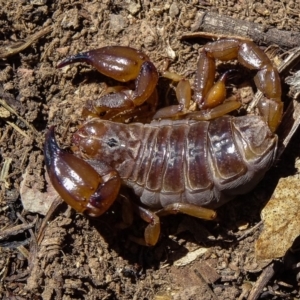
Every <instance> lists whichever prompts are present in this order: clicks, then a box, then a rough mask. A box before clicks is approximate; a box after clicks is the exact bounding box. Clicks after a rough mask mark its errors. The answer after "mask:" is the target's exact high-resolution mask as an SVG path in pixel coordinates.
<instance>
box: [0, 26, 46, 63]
mask: <svg viewBox="0 0 300 300" xmlns="http://www.w3.org/2000/svg"><path fill="white" fill-rule="evenodd" d="M51 31H52V26H47V27H45V28H43V29H41V30H40V31H38V32H36V33H35V34H33V35H32V36H30V37H28V38H27V39H26V40H25V42H18V43H16V44H13V45H10V46H6V47H3V48H1V47H0V59H1V58H7V57H9V56H12V55H15V54H17V53H20V52H21V51H23V50H24V49H26V48H27V47H29V46H30V45H31V44H33V43H34V42H36V41H37V40H38V39H40V38H41V37H43V36H44V35H46V34H47V33H49V32H51Z"/></svg>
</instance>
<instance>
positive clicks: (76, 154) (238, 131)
mask: <svg viewBox="0 0 300 300" xmlns="http://www.w3.org/2000/svg"><path fill="white" fill-rule="evenodd" d="M232 59H237V60H238V62H239V63H240V64H241V65H243V66H244V67H247V68H249V69H252V70H257V74H256V75H255V78H254V82H255V84H256V86H257V88H258V89H259V90H260V91H261V92H262V93H263V94H264V97H263V98H262V100H261V101H260V102H259V103H258V111H259V116H256V115H245V116H239V117H233V116H230V115H228V113H229V112H231V111H233V110H236V109H237V108H239V107H240V103H239V102H238V101H224V100H225V98H226V88H225V76H221V78H220V79H219V80H218V81H217V82H216V83H215V73H216V66H215V61H216V60H221V61H228V60H232ZM75 62H86V63H89V64H91V65H92V66H94V67H95V68H96V69H97V70H98V71H99V72H101V73H102V74H104V75H106V76H109V77H111V78H113V79H115V80H118V81H121V82H127V81H133V82H134V86H133V88H132V89H130V88H127V87H119V86H118V87H114V88H112V90H111V91H112V92H110V93H107V94H105V95H104V96H102V97H100V98H99V99H97V100H95V101H88V102H87V103H86V105H85V107H84V109H83V116H84V118H85V121H84V122H83V123H82V124H81V125H80V127H79V129H78V131H77V132H76V133H75V134H74V135H73V144H74V146H73V147H72V150H73V153H70V152H67V151H65V150H62V149H60V148H59V147H58V145H57V143H56V140H55V137H54V129H53V127H52V128H51V129H50V130H49V131H48V133H47V135H46V143H45V149H44V150H45V161H46V167H47V171H48V173H49V177H50V179H51V182H52V184H53V186H54V187H55V189H56V190H57V192H58V193H59V195H60V196H61V197H62V198H63V199H64V200H65V201H66V202H67V203H68V204H69V205H71V206H72V207H73V208H74V209H75V210H77V211H78V212H84V213H86V214H87V215H90V216H99V215H101V214H103V213H104V212H105V211H107V210H108V208H109V207H110V206H111V204H112V203H113V202H114V201H115V199H116V198H117V196H118V193H119V189H120V187H121V185H126V186H128V187H130V188H131V189H132V190H133V191H134V193H135V194H136V195H137V196H139V197H140V203H133V204H132V205H133V208H134V211H135V212H137V213H138V214H139V215H140V216H141V217H142V218H143V219H144V220H145V221H146V222H148V223H149V224H148V225H147V227H146V229H145V234H144V238H145V243H146V244H147V245H155V244H156V243H157V241H158V238H159V234H160V221H159V217H161V216H163V215H167V214H174V213H178V212H180V213H185V214H188V215H191V216H195V217H198V218H203V219H208V220H210V219H214V218H215V216H216V213H215V211H214V210H213V209H215V208H217V207H218V206H220V205H222V204H224V203H225V202H227V201H229V200H230V199H232V198H234V197H235V196H237V195H240V194H244V193H247V192H248V191H249V190H251V189H252V188H253V187H254V186H255V185H256V184H257V183H258V182H259V181H260V180H261V179H262V177H263V176H264V174H265V173H266V171H267V170H268V169H269V168H270V166H271V165H272V163H273V161H274V158H275V156H276V150H277V136H276V134H275V131H276V129H277V127H278V125H279V123H280V121H281V118H282V113H283V103H282V101H281V82H280V78H279V74H278V71H277V69H276V68H275V67H274V66H273V65H272V63H271V61H270V60H269V58H268V57H267V55H266V54H265V53H264V52H263V51H262V50H261V49H260V48H259V47H258V46H256V45H255V44H254V43H253V42H249V41H240V40H237V39H223V40H218V41H216V42H213V43H210V44H207V45H206V46H204V47H203V49H202V50H201V52H200V57H199V60H198V65H197V71H196V78H195V83H194V88H193V90H192V89H191V86H190V83H189V81H188V80H186V79H182V80H180V81H179V83H178V85H177V88H176V95H177V99H178V102H179V104H178V105H172V106H169V107H166V108H162V109H161V110H159V111H158V112H156V114H155V115H154V119H156V120H154V121H152V122H150V123H145V122H143V121H142V120H145V119H146V118H149V116H150V115H151V113H152V112H153V107H155V103H156V102H157V93H156V86H157V82H158V78H159V76H158V72H157V70H156V68H155V66H154V65H153V63H152V62H151V61H150V60H149V58H148V57H147V56H146V55H145V54H143V53H142V52H140V51H137V50H135V49H132V48H129V47H121V46H113V47H104V48H100V49H97V50H91V51H88V52H85V53H81V54H77V55H75V56H71V57H69V58H66V59H65V60H63V61H62V62H61V63H60V64H59V65H58V67H63V66H66V65H69V64H72V63H75ZM171 77H172V76H171ZM193 105H194V106H195V105H196V106H197V108H198V109H197V110H196V111H191V110H190V107H191V106H193ZM151 107H152V108H151ZM152 115H153V114H152ZM128 116H130V117H132V119H134V120H135V122H132V123H129V124H125V123H124V120H125V119H126V118H128Z"/></svg>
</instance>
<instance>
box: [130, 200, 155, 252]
mask: <svg viewBox="0 0 300 300" xmlns="http://www.w3.org/2000/svg"><path fill="white" fill-rule="evenodd" d="M132 205H133V209H134V211H135V212H136V213H137V214H138V215H139V216H140V217H141V218H142V219H143V220H144V221H146V222H147V223H149V224H148V225H147V226H146V229H145V232H144V239H141V238H136V237H132V236H131V240H132V241H134V242H136V243H137V244H140V245H145V246H154V245H155V244H156V243H157V241H158V239H159V236H160V220H159V217H158V216H157V215H156V213H155V212H152V211H150V210H149V209H146V208H144V207H141V206H139V205H137V204H135V203H132Z"/></svg>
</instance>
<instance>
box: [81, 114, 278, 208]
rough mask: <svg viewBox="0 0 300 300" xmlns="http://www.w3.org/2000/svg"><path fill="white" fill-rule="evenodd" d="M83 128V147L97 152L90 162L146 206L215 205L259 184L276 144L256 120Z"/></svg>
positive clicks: (109, 124)
mask: <svg viewBox="0 0 300 300" xmlns="http://www.w3.org/2000/svg"><path fill="white" fill-rule="evenodd" d="M85 127H86V128H87V127H89V128H92V129H93V130H90V131H91V132H94V135H93V134H92V135H91V133H89V135H88V136H86V139H87V140H89V142H88V143H87V142H85V143H86V144H87V145H89V147H90V146H91V145H93V147H92V148H93V149H96V150H97V151H92V152H93V154H92V155H90V157H91V158H92V159H98V160H100V161H104V162H105V163H107V164H109V165H110V166H113V167H114V168H115V169H116V170H117V171H118V172H119V173H120V176H121V177H122V179H123V181H124V183H125V184H127V185H128V186H130V187H132V188H133V189H134V191H135V193H136V194H137V195H138V196H140V198H141V202H142V203H144V204H145V205H147V206H148V207H163V206H166V205H168V204H171V203H176V202H185V203H193V204H196V205H198V206H207V207H217V206H220V205H222V204H223V203H224V202H226V201H228V200H230V199H231V198H233V197H234V196H235V195H238V194H243V193H246V192H247V191H248V190H250V189H252V188H253V186H254V185H255V184H256V183H257V182H258V181H260V179H261V178H262V177H263V175H264V174H265V172H266V171H267V170H268V168H269V167H270V165H271V164H272V162H273V159H274V156H275V152H276V145H277V137H276V136H274V135H273V134H272V133H271V132H270V130H269V129H268V127H267V126H266V125H265V123H264V122H263V121H262V120H261V118H260V117H256V116H243V117H238V118H234V117H231V116H224V117H221V118H218V119H215V120H212V121H188V120H179V121H171V120H163V121H159V122H153V123H151V124H138V123H137V124H129V125H127V124H120V123H113V122H109V121H103V120H97V119H94V120H92V121H89V122H88V123H86V124H85ZM86 128H85V130H86ZM100 132H101V136H99V135H98V134H99V133H100ZM79 134H80V130H79ZM81 139H82V134H81ZM77 140H78V138H77ZM89 151H90V152H91V150H89Z"/></svg>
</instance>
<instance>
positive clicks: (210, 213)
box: [156, 203, 217, 220]
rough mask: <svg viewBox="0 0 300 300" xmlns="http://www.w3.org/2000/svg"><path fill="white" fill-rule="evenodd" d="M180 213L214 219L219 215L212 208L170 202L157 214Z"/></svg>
mask: <svg viewBox="0 0 300 300" xmlns="http://www.w3.org/2000/svg"><path fill="white" fill-rule="evenodd" d="M178 213H183V214H186V215H189V216H193V217H196V218H199V219H204V220H214V219H215V218H216V217H217V213H216V212H215V211H214V210H212V209H209V208H205V207H201V206H197V205H194V204H188V203H172V204H169V205H167V206H165V207H164V208H162V209H160V210H159V211H157V212H156V215H157V216H159V217H162V216H166V215H171V214H178Z"/></svg>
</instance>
